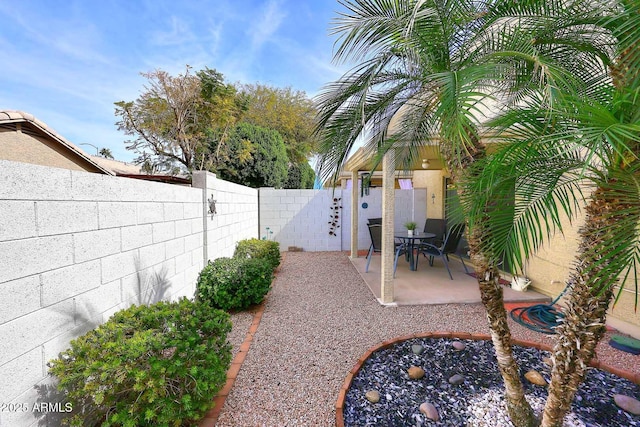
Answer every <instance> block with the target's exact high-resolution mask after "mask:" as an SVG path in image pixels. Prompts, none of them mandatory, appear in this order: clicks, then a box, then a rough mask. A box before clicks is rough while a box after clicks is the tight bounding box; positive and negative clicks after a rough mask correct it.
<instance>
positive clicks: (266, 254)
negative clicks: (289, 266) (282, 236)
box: [233, 239, 280, 270]
mask: <svg viewBox="0 0 640 427" xmlns="http://www.w3.org/2000/svg"><path fill="white" fill-rule="evenodd" d="M233 257H234V258H262V259H265V260H267V261H268V262H269V264H270V265H271V268H273V269H274V270H275V269H276V268H277V267H278V266H279V265H280V244H279V243H278V242H274V241H272V240H259V239H245V240H241V241H239V242H238V244H237V245H236V250H235V252H234V253H233Z"/></svg>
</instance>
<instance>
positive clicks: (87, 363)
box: [50, 298, 231, 427]
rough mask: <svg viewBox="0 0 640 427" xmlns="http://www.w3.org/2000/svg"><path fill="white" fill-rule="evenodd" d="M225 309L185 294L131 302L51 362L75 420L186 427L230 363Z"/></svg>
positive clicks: (201, 411)
mask: <svg viewBox="0 0 640 427" xmlns="http://www.w3.org/2000/svg"><path fill="white" fill-rule="evenodd" d="M230 330H231V322H230V320H229V315H228V314H227V313H225V312H223V311H221V310H212V309H211V307H208V306H206V305H204V304H200V303H195V302H193V301H190V300H188V299H184V298H183V299H181V300H180V301H178V302H159V303H156V304H153V305H150V306H132V307H130V308H128V309H126V310H122V311H119V312H117V313H116V314H115V315H113V317H111V319H109V321H107V322H106V323H104V324H103V325H101V326H99V327H98V328H96V329H94V330H92V331H89V332H88V333H87V334H85V335H84V336H82V337H80V338H78V339H76V340H73V341H72V342H71V348H70V349H68V350H66V351H65V352H63V353H62V354H61V355H60V357H59V358H58V359H55V360H53V361H51V363H50V372H51V373H52V374H53V375H55V376H56V377H58V379H59V380H60V381H59V385H58V388H59V389H60V390H61V391H63V392H64V394H65V395H66V398H67V400H68V401H69V402H70V403H72V404H73V408H74V413H73V414H71V417H70V418H68V419H66V420H65V423H66V424H70V425H73V426H96V425H101V426H105V427H106V426H191V425H197V423H198V420H200V419H201V418H202V417H203V416H204V414H205V413H206V412H207V410H208V409H210V408H211V406H212V400H213V397H214V396H215V394H216V393H217V392H218V391H219V390H220V389H221V388H222V386H223V385H224V383H225V381H226V372H227V369H228V368H229V364H230V362H231V347H230V345H229V344H228V343H227V333H228V332H229V331H230Z"/></svg>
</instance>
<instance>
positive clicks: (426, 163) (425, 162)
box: [422, 159, 429, 169]
mask: <svg viewBox="0 0 640 427" xmlns="http://www.w3.org/2000/svg"><path fill="white" fill-rule="evenodd" d="M428 168H429V160H428V159H422V169H428Z"/></svg>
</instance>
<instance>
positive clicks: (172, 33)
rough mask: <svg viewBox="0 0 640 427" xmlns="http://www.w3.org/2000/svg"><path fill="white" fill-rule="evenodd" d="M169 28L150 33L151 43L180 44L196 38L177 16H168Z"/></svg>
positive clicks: (159, 44) (160, 44)
mask: <svg viewBox="0 0 640 427" xmlns="http://www.w3.org/2000/svg"><path fill="white" fill-rule="evenodd" d="M169 20H170V22H169V27H170V28H169V29H168V30H165V31H160V30H157V31H154V32H152V35H151V43H152V44H154V45H157V46H161V47H166V46H180V45H182V44H184V43H188V42H192V41H194V40H196V36H195V35H194V34H193V32H192V31H191V28H189V25H188V24H187V23H186V22H184V21H183V20H182V19H180V18H178V17H177V16H171V17H170V18H169Z"/></svg>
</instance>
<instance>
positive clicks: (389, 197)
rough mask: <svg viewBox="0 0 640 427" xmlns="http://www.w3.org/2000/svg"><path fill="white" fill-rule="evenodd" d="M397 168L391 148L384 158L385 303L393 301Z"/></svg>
mask: <svg viewBox="0 0 640 427" xmlns="http://www.w3.org/2000/svg"><path fill="white" fill-rule="evenodd" d="M395 169H396V166H395V152H394V151H393V150H389V151H388V152H387V153H386V154H385V155H384V157H383V159H382V254H381V255H382V256H381V258H382V260H381V263H382V269H381V273H380V274H381V277H380V286H381V289H380V299H381V302H382V303H383V304H391V303H393V258H394V256H395V244H394V238H393V228H394V225H393V223H394V205H395V179H394V178H395Z"/></svg>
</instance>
